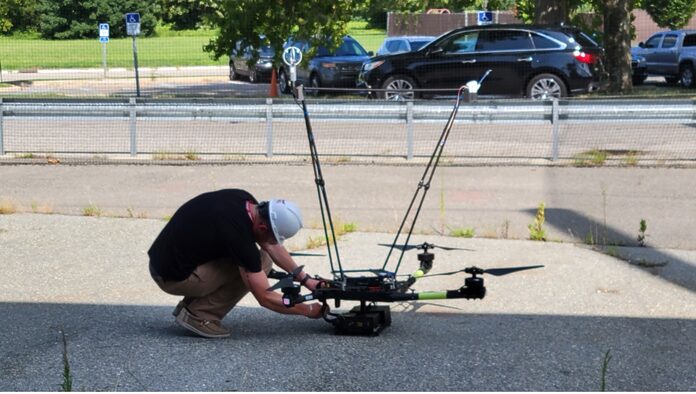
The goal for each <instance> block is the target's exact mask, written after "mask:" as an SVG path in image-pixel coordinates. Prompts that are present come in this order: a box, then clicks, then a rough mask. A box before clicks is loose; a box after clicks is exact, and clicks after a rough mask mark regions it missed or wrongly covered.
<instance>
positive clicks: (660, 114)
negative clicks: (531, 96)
mask: <svg viewBox="0 0 696 394" xmlns="http://www.w3.org/2000/svg"><path fill="white" fill-rule="evenodd" d="M308 104H309V105H308V106H309V109H310V115H311V119H312V121H313V122H349V123H361V122H369V123H373V124H374V123H376V124H403V125H405V130H406V138H407V141H406V144H407V147H408V153H407V158H408V159H411V158H412V157H413V144H414V125H417V124H420V123H424V124H427V123H441V124H444V122H445V121H446V119H447V117H448V116H449V114H450V112H451V110H452V105H451V102H450V101H438V100H435V101H416V102H411V101H409V102H390V101H378V100H367V101H340V100H316V101H311V102H308ZM28 119H34V120H39V119H43V120H47V119H51V120H56V119H60V120H71V121H76V122H77V121H86V120H97V121H106V120H121V121H123V120H127V121H128V122H129V133H130V149H129V152H128V153H130V155H131V156H136V155H137V154H138V153H139V152H138V148H137V145H136V141H137V135H138V127H137V124H138V121H141V120H154V121H157V120H169V121H191V120H211V121H230V122H263V123H265V124H266V133H267V136H266V138H267V143H266V152H265V155H266V156H267V157H271V156H273V154H274V152H273V144H272V140H273V129H274V124H276V123H283V122H296V123H297V122H303V115H302V110H301V109H300V107H299V106H298V105H297V104H296V103H295V102H293V101H292V100H291V99H270V98H269V99H265V100H264V99H247V100H242V99H230V100H221V99H215V100H162V99H135V98H130V99H95V100H79V99H52V100H51V99H41V100H39V99H36V100H34V99H13V98H9V99H8V98H5V99H1V98H0V155H5V154H6V153H7V152H6V145H5V144H4V142H5V138H4V133H3V124H4V123H5V122H6V121H9V120H28ZM456 122H458V123H472V124H515V123H524V124H545V125H550V126H551V130H552V147H551V152H552V153H551V156H550V157H549V158H550V159H551V160H556V159H558V152H559V127H560V126H561V125H563V124H592V123H605V124H622V123H635V122H641V123H644V124H648V123H651V124H661V123H663V124H667V123H694V122H696V100H567V101H559V100H553V101H527V100H510V101H505V100H499V101H485V100H480V101H477V102H473V103H465V104H463V105H462V106H461V108H460V110H459V115H458V117H457V120H456ZM124 153H126V152H124ZM693 159H696V158H693Z"/></svg>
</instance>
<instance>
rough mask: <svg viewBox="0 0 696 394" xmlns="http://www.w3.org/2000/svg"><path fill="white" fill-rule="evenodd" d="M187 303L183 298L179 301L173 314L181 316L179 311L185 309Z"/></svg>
mask: <svg viewBox="0 0 696 394" xmlns="http://www.w3.org/2000/svg"><path fill="white" fill-rule="evenodd" d="M186 305H187V304H186V303H185V302H184V301H183V300H181V301H179V303H178V304H176V308H174V312H172V316H174V317H177V316H179V312H181V309H183V308H184V307H185V306H186Z"/></svg>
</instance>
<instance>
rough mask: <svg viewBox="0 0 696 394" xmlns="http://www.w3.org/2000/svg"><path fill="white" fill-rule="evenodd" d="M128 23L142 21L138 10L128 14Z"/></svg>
mask: <svg viewBox="0 0 696 394" xmlns="http://www.w3.org/2000/svg"><path fill="white" fill-rule="evenodd" d="M126 23H140V14H138V13H137V12H131V13H129V14H126Z"/></svg>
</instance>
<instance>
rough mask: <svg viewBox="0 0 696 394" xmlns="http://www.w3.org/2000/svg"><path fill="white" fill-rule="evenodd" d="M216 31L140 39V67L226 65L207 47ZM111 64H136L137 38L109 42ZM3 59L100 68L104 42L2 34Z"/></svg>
mask: <svg viewBox="0 0 696 394" xmlns="http://www.w3.org/2000/svg"><path fill="white" fill-rule="evenodd" d="M214 35H215V32H214V31H212V30H203V31H199V32H190V31H187V32H167V33H164V34H162V35H161V36H159V37H147V38H145V37H142V38H138V39H136V45H137V48H138V66H140V67H165V66H171V67H176V66H211V65H226V64H227V58H226V57H222V58H220V59H219V60H217V61H216V60H213V59H212V58H211V57H210V54H208V53H207V52H204V51H203V46H204V45H206V44H207V43H208V41H210V39H211V38H213V37H214ZM106 51H107V57H106V59H107V66H108V67H112V68H113V67H127V68H132V67H133V40H132V39H131V38H115V39H111V40H109V43H108V44H106ZM0 62H1V64H2V69H3V70H37V69H51V68H100V67H101V66H102V44H101V43H100V42H99V40H98V39H97V38H96V37H95V38H94V39H82V40H41V39H32V38H16V37H0Z"/></svg>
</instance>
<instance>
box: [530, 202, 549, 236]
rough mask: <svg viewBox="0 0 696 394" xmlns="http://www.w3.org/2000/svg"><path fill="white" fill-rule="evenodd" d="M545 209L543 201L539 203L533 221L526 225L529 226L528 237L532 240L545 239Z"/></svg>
mask: <svg viewBox="0 0 696 394" xmlns="http://www.w3.org/2000/svg"><path fill="white" fill-rule="evenodd" d="M545 209H546V207H545V206H544V203H543V202H542V203H540V204H539V207H538V208H537V213H536V216H535V217H534V222H532V223H531V224H530V225H529V226H527V227H528V228H529V239H531V240H532V241H546V231H544V222H545V221H546V218H545V213H544V210H545Z"/></svg>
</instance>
